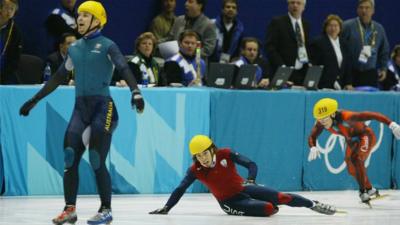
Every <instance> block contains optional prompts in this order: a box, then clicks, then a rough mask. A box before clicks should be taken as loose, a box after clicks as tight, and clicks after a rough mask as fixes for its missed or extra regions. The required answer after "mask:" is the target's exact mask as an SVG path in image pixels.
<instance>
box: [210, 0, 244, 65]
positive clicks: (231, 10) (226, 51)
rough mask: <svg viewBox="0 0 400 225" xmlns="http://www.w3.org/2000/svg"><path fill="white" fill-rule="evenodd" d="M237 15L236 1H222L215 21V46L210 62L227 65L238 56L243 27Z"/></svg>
mask: <svg viewBox="0 0 400 225" xmlns="http://www.w3.org/2000/svg"><path fill="white" fill-rule="evenodd" d="M237 14H238V4H237V0H223V6H222V14H221V15H220V16H218V17H217V18H216V19H215V25H216V28H217V44H216V46H215V50H214V53H213V55H212V57H211V61H214V62H221V63H228V62H230V61H231V59H232V58H233V57H235V56H237V55H238V50H239V44H240V41H241V39H242V36H243V32H244V25H243V23H242V22H241V21H240V20H239V19H238V18H237Z"/></svg>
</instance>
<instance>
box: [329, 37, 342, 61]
mask: <svg viewBox="0 0 400 225" xmlns="http://www.w3.org/2000/svg"><path fill="white" fill-rule="evenodd" d="M328 37H329V40H330V41H331V44H332V46H333V49H334V50H335V54H336V59H337V61H338V65H339V68H340V67H341V66H342V62H343V55H342V50H340V42H339V37H337V38H336V40H334V39H333V38H331V37H330V36H329V35H328Z"/></svg>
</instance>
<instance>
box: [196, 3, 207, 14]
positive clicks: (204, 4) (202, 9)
mask: <svg viewBox="0 0 400 225" xmlns="http://www.w3.org/2000/svg"><path fill="white" fill-rule="evenodd" d="M196 2H197V4H200V5H201V11H202V12H204V9H205V8H206V5H207V0H196Z"/></svg>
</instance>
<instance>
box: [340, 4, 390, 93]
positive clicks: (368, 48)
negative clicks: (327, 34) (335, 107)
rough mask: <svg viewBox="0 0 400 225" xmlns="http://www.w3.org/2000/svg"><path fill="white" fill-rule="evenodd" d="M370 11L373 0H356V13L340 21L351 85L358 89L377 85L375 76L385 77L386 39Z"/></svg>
mask: <svg viewBox="0 0 400 225" xmlns="http://www.w3.org/2000/svg"><path fill="white" fill-rule="evenodd" d="M374 12H375V3H374V1H373V0H359V1H358V7H357V15H358V17H357V18H353V19H349V20H347V21H345V22H344V24H343V37H344V38H345V39H346V40H348V41H349V45H350V46H351V50H352V51H351V54H352V58H353V60H352V61H353V62H352V68H353V86H354V87H358V89H362V88H363V87H365V86H366V87H372V90H373V89H377V87H378V80H379V81H382V80H384V79H385V78H386V70H387V62H388V60H389V43H388V40H387V37H386V33H385V29H384V28H383V26H382V25H381V24H379V23H378V22H376V21H373V20H372V16H373V15H374Z"/></svg>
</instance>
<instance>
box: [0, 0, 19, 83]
mask: <svg viewBox="0 0 400 225" xmlns="http://www.w3.org/2000/svg"><path fill="white" fill-rule="evenodd" d="M17 10H18V0H2V1H0V54H1V55H0V69H1V70H0V84H18V83H19V82H18V79H17V75H16V72H17V68H18V62H19V58H20V56H21V51H22V35H21V32H20V30H19V29H18V26H17V24H16V23H15V21H14V18H13V17H14V15H15V13H16V12H17Z"/></svg>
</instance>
